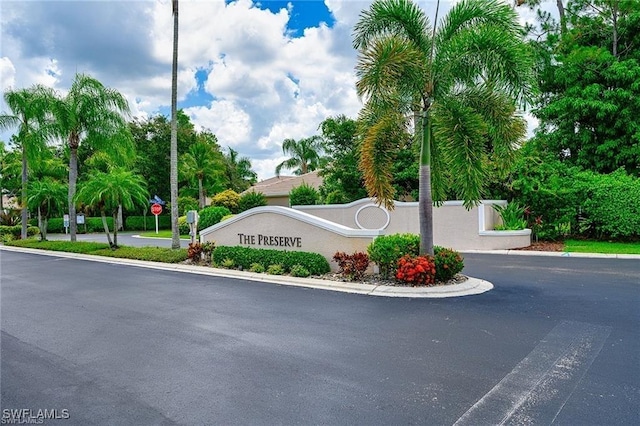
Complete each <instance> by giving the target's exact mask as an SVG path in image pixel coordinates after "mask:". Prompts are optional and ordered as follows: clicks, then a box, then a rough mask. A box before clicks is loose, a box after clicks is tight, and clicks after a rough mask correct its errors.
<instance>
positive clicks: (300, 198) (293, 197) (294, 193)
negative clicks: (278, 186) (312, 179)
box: [289, 182, 320, 206]
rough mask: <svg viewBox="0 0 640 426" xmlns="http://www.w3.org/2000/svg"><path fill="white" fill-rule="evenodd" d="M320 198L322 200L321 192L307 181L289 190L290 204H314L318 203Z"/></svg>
mask: <svg viewBox="0 0 640 426" xmlns="http://www.w3.org/2000/svg"><path fill="white" fill-rule="evenodd" d="M318 200H320V193H319V192H318V191H317V190H316V189H315V188H314V187H312V186H309V185H307V184H306V183H305V182H302V185H300V186H297V187H295V188H293V189H292V190H291V192H289V204H291V205H292V206H312V205H314V204H318Z"/></svg>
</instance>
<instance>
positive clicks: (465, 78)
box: [353, 0, 534, 254]
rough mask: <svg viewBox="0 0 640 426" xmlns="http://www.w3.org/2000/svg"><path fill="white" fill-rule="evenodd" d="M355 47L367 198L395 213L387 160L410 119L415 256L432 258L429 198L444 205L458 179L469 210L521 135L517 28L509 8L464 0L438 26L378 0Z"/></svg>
mask: <svg viewBox="0 0 640 426" xmlns="http://www.w3.org/2000/svg"><path fill="white" fill-rule="evenodd" d="M438 7H439V2H438V4H437V8H436V19H435V21H436V22H437V19H438V17H437V13H438V12H437V10H438ZM353 45H354V47H355V48H356V49H357V50H358V51H359V58H358V64H357V66H356V73H357V76H358V82H357V90H358V94H359V95H360V96H361V97H363V98H365V99H366V104H365V106H364V108H363V109H362V111H361V113H360V120H361V123H362V129H361V132H362V134H363V142H362V152H361V163H360V167H361V168H362V170H363V173H364V177H365V184H366V187H367V191H368V192H369V194H370V195H372V196H374V197H376V198H377V199H378V200H379V201H380V202H381V203H383V204H384V205H385V206H387V207H389V208H392V207H393V187H392V185H391V181H392V176H391V174H390V170H391V163H392V161H393V153H394V150H395V149H397V146H396V145H395V144H396V143H397V140H398V137H399V135H400V129H403V128H404V127H406V126H407V125H408V121H409V120H408V117H412V118H413V123H414V129H415V131H414V133H415V135H414V136H415V137H416V139H417V141H418V143H419V145H420V147H421V152H420V174H419V179H420V184H419V216H420V251H421V252H422V253H427V254H433V216H432V214H433V211H432V208H433V199H434V198H435V200H436V201H442V200H443V199H444V197H445V190H446V188H447V186H448V185H450V184H451V181H450V180H451V179H454V178H455V186H454V187H455V188H456V195H457V196H458V197H459V198H461V199H463V200H464V201H465V206H466V207H468V208H469V207H471V206H473V205H474V204H476V203H477V202H478V200H480V198H481V195H482V191H483V182H484V179H485V167H484V163H486V162H487V161H488V158H492V159H493V160H494V161H495V162H497V163H498V164H501V165H503V166H504V167H508V165H509V164H510V161H511V160H512V154H513V149H514V147H515V146H516V145H517V144H518V143H521V141H522V140H523V138H524V135H525V132H526V125H525V121H524V120H523V119H522V117H520V116H518V115H517V114H516V105H517V104H524V103H526V102H527V101H529V100H530V99H531V98H532V95H533V88H534V77H533V71H532V70H533V60H532V57H531V54H530V51H529V49H528V47H527V44H526V43H525V41H524V31H523V29H522V27H521V26H520V25H519V23H518V17H517V15H516V13H515V12H514V11H513V10H512V8H511V7H509V6H508V5H506V4H502V3H498V2H496V1H495V0H462V1H461V2H459V3H457V4H456V5H454V6H453V7H452V8H451V10H450V11H449V13H448V14H447V16H446V17H445V18H444V19H443V20H442V21H441V22H440V25H439V26H438V27H437V28H436V27H434V28H431V25H430V23H429V19H428V18H427V17H426V15H425V14H424V12H423V11H422V10H421V9H420V8H419V7H418V6H416V5H415V4H414V3H413V2H412V1H411V0H376V1H375V2H374V3H373V4H372V5H371V6H370V8H369V9H368V10H365V11H363V12H362V13H361V14H360V19H359V21H358V23H357V25H356V27H355V29H354V40H353ZM432 188H433V193H432Z"/></svg>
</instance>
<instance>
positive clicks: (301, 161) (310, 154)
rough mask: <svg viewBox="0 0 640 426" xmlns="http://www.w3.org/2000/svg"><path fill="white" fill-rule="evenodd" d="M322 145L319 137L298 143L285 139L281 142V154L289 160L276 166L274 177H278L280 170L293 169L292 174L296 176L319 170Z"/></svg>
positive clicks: (305, 139)
mask: <svg viewBox="0 0 640 426" xmlns="http://www.w3.org/2000/svg"><path fill="white" fill-rule="evenodd" d="M322 143H323V140H322V137H321V136H311V137H310V138H304V139H300V140H299V141H296V140H295V139H285V140H284V141H283V142H282V152H283V153H284V154H285V155H290V156H291V158H289V159H288V160H284V161H283V162H282V163H280V164H278V165H277V166H276V176H280V171H281V170H282V168H285V169H295V170H294V172H293V173H294V174H296V175H303V174H306V173H309V172H312V171H314V170H316V169H317V168H319V167H320V165H321V162H322V150H323V148H322Z"/></svg>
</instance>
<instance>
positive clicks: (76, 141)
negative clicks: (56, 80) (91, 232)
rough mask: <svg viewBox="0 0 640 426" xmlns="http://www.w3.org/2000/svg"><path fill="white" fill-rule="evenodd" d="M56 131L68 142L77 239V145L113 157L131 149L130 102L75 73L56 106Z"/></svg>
mask: <svg viewBox="0 0 640 426" xmlns="http://www.w3.org/2000/svg"><path fill="white" fill-rule="evenodd" d="M53 113H54V115H55V117H56V123H57V127H58V129H57V131H58V133H59V135H60V136H61V137H62V138H64V139H65V140H66V142H67V144H68V145H69V197H68V203H69V233H70V236H71V241H76V232H77V222H76V205H75V201H74V200H75V194H76V186H77V181H78V148H79V147H80V146H81V145H82V144H86V145H91V146H92V147H94V148H95V149H97V150H99V151H104V152H106V153H108V154H109V155H113V156H114V157H120V158H123V157H124V158H126V156H127V153H131V152H132V139H131V136H130V133H129V132H128V127H127V124H126V121H125V117H126V116H127V115H128V114H129V104H128V102H127V100H126V98H125V97H124V96H122V94H120V92H118V91H117V90H115V89H111V88H108V87H105V86H104V85H103V84H102V83H101V82H99V81H98V80H96V79H95V78H93V77H90V76H88V75H86V74H76V76H75V79H74V81H73V84H72V85H71V88H70V89H69V92H68V93H67V95H66V96H64V97H63V98H61V99H59V100H58V102H56V105H55V107H54V109H53Z"/></svg>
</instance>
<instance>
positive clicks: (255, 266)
mask: <svg viewBox="0 0 640 426" xmlns="http://www.w3.org/2000/svg"><path fill="white" fill-rule="evenodd" d="M249 271H251V272H255V273H256V274H262V273H263V272H264V265H262V263H258V262H255V263H252V264H251V266H250V267H249Z"/></svg>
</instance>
